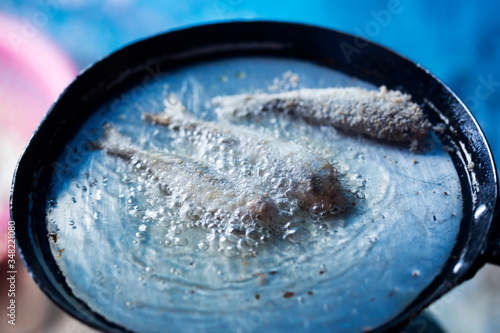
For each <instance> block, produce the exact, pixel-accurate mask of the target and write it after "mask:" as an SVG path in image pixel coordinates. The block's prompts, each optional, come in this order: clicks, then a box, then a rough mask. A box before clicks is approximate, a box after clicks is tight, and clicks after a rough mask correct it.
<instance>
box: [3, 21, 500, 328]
mask: <svg viewBox="0 0 500 333" xmlns="http://www.w3.org/2000/svg"><path fill="white" fill-rule="evenodd" d="M238 56H259V57H275V58H292V59H299V60H303V61H307V62H311V63H315V64H319V65H321V66H324V67H328V68H331V69H333V70H336V71H339V72H341V73H344V74H346V75H350V76H355V77H357V78H359V79H360V80H364V81H366V82H369V83H372V84H374V85H377V86H379V85H386V86H387V87H388V88H392V89H402V90H403V91H405V92H407V93H409V94H411V95H412V97H413V100H414V101H415V102H417V103H419V104H424V103H425V102H426V101H427V100H428V99H430V100H432V104H433V107H426V108H425V112H426V113H427V116H428V117H429V119H430V120H431V122H432V123H445V125H446V128H445V131H444V133H443V134H442V135H441V136H440V140H441V141H442V142H443V143H444V144H446V145H447V146H451V147H454V149H453V151H452V152H451V153H450V155H451V158H452V161H453V164H454V165H455V168H456V171H457V173H458V175H459V179H460V182H461V188H462V197H463V201H464V208H463V209H464V211H463V218H462V220H461V222H460V230H459V233H458V237H457V240H456V244H455V245H454V247H453V250H452V252H451V255H450V257H449V258H448V260H447V261H446V263H445V264H444V267H443V269H442V271H441V273H440V274H438V276H437V277H436V278H435V279H434V280H433V281H432V283H430V284H429V285H428V286H427V287H426V288H425V290H424V291H423V292H421V293H420V294H419V295H418V297H417V298H416V299H415V300H414V301H413V302H412V303H411V304H410V305H409V306H407V307H406V308H404V309H401V312H400V313H399V315H397V316H396V317H395V318H394V319H392V320H390V321H389V322H386V323H384V324H382V325H381V326H379V327H377V328H374V331H391V330H397V329H400V328H401V327H403V326H404V325H405V324H406V323H407V322H408V321H409V320H410V319H411V318H413V317H414V316H415V315H416V314H418V313H419V312H420V311H421V310H422V309H424V308H425V307H426V306H428V305H429V304H431V303H432V302H433V301H434V300H436V299H437V298H439V297H440V296H441V295H443V294H444V293H446V292H447V291H449V290H450V289H451V288H453V287H454V286H456V285H458V284H460V283H461V282H463V281H465V280H467V279H469V278H471V277H472V276H474V274H475V273H476V272H477V270H478V269H480V268H481V267H482V266H483V265H484V264H485V263H487V262H490V263H496V264H500V221H498V181H497V174H496V169H495V165H494V160H493V156H492V154H491V151H490V148H489V147H488V143H487V142H486V139H485V137H484V135H483V133H482V132H481V129H480V128H479V126H478V124H477V122H476V121H475V119H474V117H473V116H472V114H471V113H470V111H469V110H468V109H467V108H466V106H465V105H464V104H463V103H462V102H461V101H460V100H459V99H458V97H457V96H456V95H455V94H454V93H453V92H452V91H451V90H450V89H449V88H448V87H447V86H446V85H445V84H443V83H442V82H441V81H439V80H438V79H437V78H436V77H434V76H433V75H432V74H431V73H429V71H427V70H426V69H424V68H422V67H421V66H420V65H418V64H416V63H414V62H412V61H410V60H408V59H406V58H404V57H403V56H401V55H399V54H397V53H395V52H393V51H391V50H389V49H387V48H384V47H382V46H380V45H377V44H375V43H372V42H370V41H367V40H364V39H362V38H360V37H356V36H353V35H349V34H345V33H342V32H338V31H334V30H330V29H324V28H319V27H314V26H308V25H302V24H294V23H283V22H261V21H257V22H229V23H217V24H210V25H203V26H196V27H190V28H186V29H181V30H176V31H172V32H168V33H166V34H162V35H158V36H155V37H152V38H148V39H146V40H143V41H139V42H137V43H134V44H131V45H129V46H126V47H124V48H123V49H121V50H119V51H117V52H115V53H113V54H112V55H110V56H108V57H107V58H104V59H103V60H101V61H99V62H97V63H96V64H94V65H93V66H91V67H90V68H88V69H86V70H85V71H84V72H83V73H81V74H80V75H79V77H78V78H77V79H76V80H75V81H74V82H73V83H72V84H71V85H70V86H69V87H68V88H67V89H66V90H65V91H64V93H63V94H62V95H61V96H60V98H59V99H58V100H57V102H56V103H55V104H54V105H53V106H52V108H51V109H50V111H49V112H48V114H47V115H46V117H45V118H44V120H43V121H42V122H41V124H40V125H39V127H38V129H37V130H36V132H35V134H34V135H33V137H32V138H31V140H30V142H29V144H28V146H27V147H26V149H25V151H24V154H23V155H22V157H21V159H20V160H19V163H18V166H17V169H16V172H15V175H14V181H13V185H12V193H11V206H10V210H11V218H12V220H13V221H15V222H16V239H17V245H18V250H19V252H20V255H21V257H22V259H23V261H24V263H25V265H26V267H27V269H28V271H29V272H30V274H31V276H32V277H33V279H34V280H35V281H36V283H37V284H38V285H39V287H40V288H41V289H42V290H43V291H44V292H45V294H46V295H47V296H48V297H49V298H50V299H51V300H52V301H54V302H55V303H56V304H58V305H59V306H60V307H61V308H62V309H63V310H64V311H66V312H67V313H69V314H70V315H72V316H73V317H75V318H77V319H79V320H81V321H83V322H84V323H86V324H88V325H90V326H92V327H94V328H96V329H99V330H102V331H110V332H118V331H126V330H127V329H126V328H124V327H121V326H120V325H118V324H116V323H113V322H110V321H108V320H107V319H106V318H104V317H103V316H102V315H100V314H98V313H95V312H93V311H92V310H91V309H90V308H89V307H88V306H87V305H86V304H85V303H84V302H82V301H80V300H79V299H78V298H76V297H75V296H74V294H73V292H72V290H71V289H70V288H69V287H68V285H67V283H66V282H65V278H64V276H63V275H62V273H61V272H60V270H59V268H58V266H57V265H56V263H55V260H54V258H53V255H52V253H51V251H50V248H49V240H48V237H47V227H46V218H45V217H46V216H45V214H46V212H45V209H46V206H45V205H46V202H47V200H48V197H47V196H48V194H47V193H48V188H49V182H50V179H51V177H52V176H53V173H54V168H53V162H54V161H55V160H56V159H57V157H58V156H59V155H60V154H61V153H62V152H63V150H64V147H65V144H66V143H67V142H68V141H69V140H70V139H71V138H72V137H73V136H74V134H75V132H77V131H78V129H79V128H80V126H81V124H82V123H83V122H85V120H87V119H88V118H89V117H90V116H91V114H92V113H93V112H94V111H95V110H97V109H98V107H99V106H100V105H101V104H102V102H103V101H105V100H109V99H110V98H113V96H117V95H119V94H120V93H121V92H123V91H124V90H126V89H130V88H131V87H134V85H137V84H138V83H140V82H142V80H143V79H144V77H145V75H146V74H148V73H149V74H151V73H152V72H154V71H155V69H158V68H161V70H162V71H163V70H169V69H172V68H174V69H175V68H180V67H182V66H186V65H189V64H194V63H200V62H205V61H209V60H217V59H222V58H231V57H238ZM152 75H153V74H152ZM152 77H153V78H154V75H153V76H152ZM472 164H473V165H474V167H473V168H470V165H472ZM423 241H425V240H423Z"/></svg>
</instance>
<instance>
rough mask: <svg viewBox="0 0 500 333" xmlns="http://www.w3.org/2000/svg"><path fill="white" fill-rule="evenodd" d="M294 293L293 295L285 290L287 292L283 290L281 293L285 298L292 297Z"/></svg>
mask: <svg viewBox="0 0 500 333" xmlns="http://www.w3.org/2000/svg"><path fill="white" fill-rule="evenodd" d="M294 295H295V293H292V292H291V291H287V292H285V294H284V295H283V297H285V298H292V297H293V296H294Z"/></svg>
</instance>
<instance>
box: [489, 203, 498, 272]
mask: <svg viewBox="0 0 500 333" xmlns="http://www.w3.org/2000/svg"><path fill="white" fill-rule="evenodd" d="M487 253H488V254H487V261H488V262H489V263H491V264H495V265H499V266H500V198H498V200H497V205H496V210H495V215H494V216H493V221H492V225H491V231H490V236H489V242H488V251H487Z"/></svg>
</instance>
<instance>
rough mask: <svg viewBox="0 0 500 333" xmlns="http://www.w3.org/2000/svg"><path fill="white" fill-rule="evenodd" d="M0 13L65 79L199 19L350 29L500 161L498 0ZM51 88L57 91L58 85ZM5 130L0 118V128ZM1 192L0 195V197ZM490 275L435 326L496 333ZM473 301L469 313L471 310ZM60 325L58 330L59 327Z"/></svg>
mask: <svg viewBox="0 0 500 333" xmlns="http://www.w3.org/2000/svg"><path fill="white" fill-rule="evenodd" d="M0 14H3V15H4V16H5V17H9V18H12V19H15V20H16V22H17V24H18V28H19V29H20V30H16V31H17V32H16V33H15V34H13V33H12V31H8V29H7V28H5V27H4V26H2V25H1V22H0V26H1V27H2V28H3V31H1V30H0V36H1V35H4V37H5V36H6V35H7V37H8V38H7V40H8V41H9V43H10V45H11V46H14V47H15V48H16V54H18V55H23V52H25V53H28V52H31V53H30V54H24V56H26V57H32V58H37V57H38V54H37V52H34V51H28V48H25V46H26V44H29V43H31V42H32V41H34V40H37V39H38V38H40V39H42V38H43V39H44V40H45V38H46V39H47V40H48V41H49V42H48V43H49V44H52V45H54V46H55V47H56V48H57V50H58V52H59V53H60V54H62V55H63V57H66V58H67V61H68V62H70V64H69V65H68V64H66V65H65V66H66V68H69V69H68V70H67V71H66V74H65V75H66V76H68V75H69V77H71V76H74V75H75V74H76V70H77V69H83V68H85V67H86V66H88V65H89V64H92V63H93V62H95V61H97V60H98V59H100V58H101V57H104V56H106V55H107V54H109V53H111V52H113V51H114V50H116V49H118V48H120V47H122V46H124V45H126V44H129V43H131V42H133V41H135V40H138V39H142V38H146V37H148V36H151V35H154V34H158V33H160V32H164V31H166V30H169V29H172V28H178V27H182V26H186V25H193V24H200V23H203V22H213V21H222V20H234V19H269V20H281V21H293V22H303V23H309V24H314V25H319V26H324V27H329V28H334V29H338V30H342V31H345V32H349V33H352V34H356V35H360V36H362V37H365V38H368V39H370V40H373V41H375V42H378V43H380V44H383V45H385V46H387V47H389V48H391V49H393V50H395V51H397V52H400V53H401V54H403V55H405V56H407V57H409V58H410V59H412V60H414V61H416V62H418V63H420V64H422V65H423V66H424V67H425V68H427V69H429V70H430V71H431V72H432V73H434V74H435V75H436V76H437V77H438V78H440V79H441V80H443V81H444V82H445V83H446V84H447V85H448V86H449V87H450V88H451V89H452V90H453V91H455V93H457V95H458V96H459V97H460V98H461V99H462V100H463V101H464V102H465V103H466V104H467V105H468V107H469V108H470V110H471V111H472V112H473V114H474V116H475V117H476V119H477V120H478V122H479V124H480V125H481V127H482V128H483V130H484V132H485V134H486V137H487V139H488V141H489V143H490V145H491V147H492V150H493V152H494V156H496V158H497V160H499V161H500V135H499V129H500V61H499V60H500V19H499V14H500V2H498V1H487V0H478V1H465V0H455V1H439V0H434V1H424V0H399V1H398V0H378V1H373V0H372V1H368V0H363V1H345V0H338V1H331V0H328V1H327V0H308V1H291V0H288V1H269V0H266V1H250V0H210V1H208V0H205V1H201V0H183V1H162V2H160V1H147V2H146V1H139V0H121V1H120V0H85V1H84V0H39V1H29V2H28V1H18V0H2V2H0ZM4 16H0V19H2V17H4ZM23 29H24V30H23ZM16 35H17V37H16ZM19 37H20V38H19ZM0 60H1V58H0ZM40 66H43V64H41V65H40ZM72 66H73V67H72ZM4 67H6V65H5V64H4ZM72 68H74V69H72ZM0 69H2V64H1V63H0ZM52 69H53V70H54V73H56V72H57V70H56V69H57V65H55V66H54V67H53V68H49V70H52ZM5 73H8V71H5V70H4V69H2V72H0V79H1V80H2V81H0V83H2V82H3V86H2V85H0V88H1V89H4V86H5V82H6V81H7V85H8V83H9V80H10V81H12V78H6V75H7V74H5ZM2 75H3V77H2ZM8 75H12V73H9V74H8ZM54 75H56V74H54ZM58 89H60V91H61V92H62V88H58ZM1 96H2V95H1V94H0V97H1ZM51 98H52V97H51ZM42 104H43V103H42ZM1 105H2V101H0V116H1V115H2V113H8V112H11V111H9V110H7V109H6V108H5V107H2V106H1ZM45 110H46V106H44V107H43V110H41V111H40V114H39V115H38V116H34V117H35V118H36V117H39V118H41V116H42V114H43V112H45ZM38 120H39V119H38V118H37V119H36V121H38ZM5 126H6V125H5V124H2V123H0V132H2V131H4V130H5V129H6V127H5ZM27 139H28V137H27V136H25V137H23V139H21V141H22V142H23V144H24V143H25V142H26V141H27ZM23 140H24V141H23ZM18 141H19V140H18ZM0 143H1V144H2V147H1V150H0V153H2V155H3V156H5V155H4V153H5V152H9V153H10V154H11V155H15V156H16V158H17V155H16V154H18V153H20V148H19V144H18V145H17V146H16V147H15V148H12V149H10V148H9V145H10V141H9V140H8V139H7V140H6V139H5V138H4V139H2V140H0ZM21 148H22V147H21ZM11 164H12V163H11ZM0 168H1V170H0V172H1V173H2V174H3V175H6V178H9V179H10V177H11V174H12V170H13V169H12V168H13V166H11V165H6V164H2V163H0ZM4 178H5V177H4ZM1 186H4V184H3V183H2V184H1ZM4 196H5V195H1V194H0V200H4ZM0 218H1V217H0ZM499 276H500V272H499V269H498V268H497V267H493V266H487V267H486V268H485V269H483V270H482V271H481V272H480V273H479V275H478V276H476V278H474V279H473V280H472V281H471V282H468V284H465V285H463V286H462V287H460V288H462V289H460V288H459V289H457V290H456V291H455V294H452V295H454V296H453V297H454V299H453V302H451V301H450V302H447V303H446V304H445V303H444V302H445V300H442V301H440V302H441V303H437V305H435V306H434V308H435V309H434V311H433V313H434V315H435V316H436V317H438V319H439V320H440V321H441V322H442V326H444V327H445V328H447V329H448V331H450V332H452V331H453V332H459V331H462V332H473V331H474V332H500V322H499V319H498V318H500V277H499ZM485 286H486V287H485ZM34 290H35V291H33V292H36V288H35V289H34ZM2 293H3V292H2ZM2 296H3V295H2ZM448 297H449V296H448ZM47 304H49V303H47ZM474 304H475V305H474ZM47 306H48V307H50V305H47ZM474 306H475V307H476V308H477V310H473V307H474ZM436 308H439V309H438V310H436ZM431 310H432V309H431ZM68 320H69V319H68ZM42 321H43V320H42ZM65 325H66V328H67V325H69V324H65ZM73 325H78V324H73ZM74 327H77V328H79V332H83V331H85V328H83V327H79V326H74ZM0 328H1V326H0ZM65 330H66V331H68V330H67V329H65ZM82 330H83V331H82ZM0 331H3V330H2V329H0ZM34 331H37V330H34ZM56 331H57V330H56ZM40 332H41V331H40Z"/></svg>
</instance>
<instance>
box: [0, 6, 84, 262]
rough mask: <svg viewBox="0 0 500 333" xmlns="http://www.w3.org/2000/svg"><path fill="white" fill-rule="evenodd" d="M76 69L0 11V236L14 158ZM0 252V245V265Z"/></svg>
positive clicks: (32, 30)
mask: <svg viewBox="0 0 500 333" xmlns="http://www.w3.org/2000/svg"><path fill="white" fill-rule="evenodd" d="M77 73H78V70H77V67H76V66H75V64H74V63H73V62H72V61H71V59H70V58H69V57H68V56H67V55H66V54H65V53H64V51H63V50H61V49H60V48H59V47H58V46H57V45H56V44H55V43H54V42H53V41H52V40H51V39H50V38H49V37H48V36H46V35H45V33H44V32H43V31H42V30H41V29H40V28H38V27H36V25H34V24H33V23H32V22H29V21H28V20H26V19H23V20H18V19H15V18H13V17H10V16H7V15H5V14H2V13H0V154H1V156H2V158H1V159H0V239H4V235H5V232H6V229H7V222H8V221H9V212H8V204H7V203H8V198H9V189H10V182H11V179H12V173H13V171H14V168H15V164H16V162H17V159H18V158H19V155H20V154H21V153H22V149H23V147H24V146H25V145H26V143H27V141H28V139H29V137H30V136H31V134H32V133H33V131H34V130H35V129H36V126H37V125H38V123H39V122H40V120H41V119H42V118H43V116H44V114H45V113H46V112H47V110H48V109H49V107H50V105H51V104H52V103H53V102H54V101H55V100H56V99H57V97H58V96H59V95H60V94H61V93H62V92H63V90H64V89H65V87H66V86H67V85H68V84H69V83H70V82H71V81H72V80H73V79H74V78H75V77H76V75H77ZM1 243H3V242H1ZM6 250H7V249H6V246H1V248H0V263H1V262H3V261H4V260H5V256H6V253H5V251H6Z"/></svg>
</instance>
